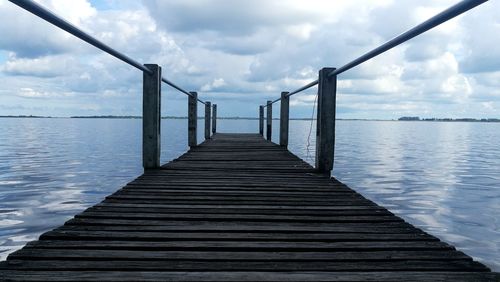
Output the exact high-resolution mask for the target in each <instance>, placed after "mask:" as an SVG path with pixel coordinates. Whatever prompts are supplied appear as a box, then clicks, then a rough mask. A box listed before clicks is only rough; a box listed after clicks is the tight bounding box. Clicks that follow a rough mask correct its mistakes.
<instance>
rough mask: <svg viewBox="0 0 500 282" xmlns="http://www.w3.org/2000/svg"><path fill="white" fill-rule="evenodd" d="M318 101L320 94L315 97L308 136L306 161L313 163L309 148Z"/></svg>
mask: <svg viewBox="0 0 500 282" xmlns="http://www.w3.org/2000/svg"><path fill="white" fill-rule="evenodd" d="M316 100H318V93H317V92H316V96H314V104H313V110H312V115H311V124H310V125H309V134H308V135H307V146H306V160H307V159H309V160H310V161H313V160H312V158H311V157H310V156H309V153H310V152H309V147H310V146H311V132H312V126H313V119H314V112H315V110H316Z"/></svg>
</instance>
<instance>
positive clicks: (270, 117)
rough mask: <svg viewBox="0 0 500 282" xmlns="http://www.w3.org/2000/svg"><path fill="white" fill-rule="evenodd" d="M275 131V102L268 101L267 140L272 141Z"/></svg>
mask: <svg viewBox="0 0 500 282" xmlns="http://www.w3.org/2000/svg"><path fill="white" fill-rule="evenodd" d="M272 131H273V102H272V101H267V116H266V139H267V140H269V141H271V135H272Z"/></svg>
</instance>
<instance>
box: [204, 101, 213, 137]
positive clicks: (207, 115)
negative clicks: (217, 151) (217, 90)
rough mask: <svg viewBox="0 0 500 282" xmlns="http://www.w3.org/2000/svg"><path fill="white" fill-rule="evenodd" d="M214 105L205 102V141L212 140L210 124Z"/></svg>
mask: <svg viewBox="0 0 500 282" xmlns="http://www.w3.org/2000/svg"><path fill="white" fill-rule="evenodd" d="M211 111H212V103H210V102H205V140H208V139H210V134H211V132H210V124H211V122H212V115H211Z"/></svg>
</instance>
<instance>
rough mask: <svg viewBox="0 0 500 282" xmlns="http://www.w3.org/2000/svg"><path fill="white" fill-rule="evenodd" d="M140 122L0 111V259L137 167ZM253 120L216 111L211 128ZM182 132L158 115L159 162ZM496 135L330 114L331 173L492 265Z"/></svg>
mask: <svg viewBox="0 0 500 282" xmlns="http://www.w3.org/2000/svg"><path fill="white" fill-rule="evenodd" d="M141 123H142V121H141V120H128V119H123V120H120V119H0V259H2V260H3V259H5V258H6V256H7V255H8V254H9V253H11V252H13V251H14V250H16V249H19V248H21V247H22V246H23V245H24V244H25V243H26V242H28V241H31V240H35V239H37V238H38V236H39V235H40V234H41V233H43V232H45V231H47V230H50V229H52V228H54V227H56V226H59V225H61V224H62V223H64V221H66V220H68V219H69V218H71V217H72V216H73V215H74V214H75V213H77V212H80V211H82V210H84V209H85V208H86V207H88V206H90V205H92V204H95V203H97V202H99V201H101V200H102V199H103V198H104V197H105V196H106V195H108V194H110V193H112V192H113V191H115V190H117V189H119V188H120V187H121V186H123V185H124V184H125V183H127V182H129V181H131V180H132V179H134V178H135V177H137V176H138V175H140V174H141V173H142V167H141ZM202 124H203V121H202V120H201V121H200V123H199V127H200V132H199V136H203V135H202V131H201V128H202V127H201V125H202ZM310 126H311V122H310V121H291V124H290V136H291V138H290V150H291V151H292V152H294V153H295V154H296V155H298V156H299V157H301V158H303V159H307V160H308V161H310V162H312V160H313V158H314V135H315V131H314V124H313V130H312V132H311V137H310V138H309V144H310V146H309V151H310V153H308V146H307V144H308V136H309V129H310ZM257 127H258V124H257V121H249V120H219V121H218V128H219V131H220V132H257ZM274 129H275V131H274V137H273V139H274V141H277V138H278V131H277V129H278V121H275V123H274ZM186 132H187V121H186V120H163V123H162V143H163V144H162V146H163V148H162V161H163V162H167V161H168V160H171V159H172V158H175V157H177V156H178V155H180V154H182V153H184V152H185V151H186V150H187V134H186ZM498 140H500V124H494V123H438V122H436V123H433V122H389V121H387V122H384V121H338V122H337V131H336V149H335V150H336V151H335V154H336V155H335V168H334V172H333V175H334V176H335V177H337V178H338V179H340V180H341V181H343V182H344V183H346V184H348V185H349V186H350V187H352V188H354V189H355V190H357V191H358V192H360V193H361V194H363V195H364V196H366V197H368V198H370V199H372V200H374V201H375V202H377V203H379V204H381V205H383V206H385V207H387V208H389V209H390V210H391V211H393V212H395V213H396V214H398V215H400V216H402V217H403V218H405V219H406V220H407V221H409V222H411V223H413V224H415V225H417V226H418V227H420V228H422V229H424V230H426V231H428V232H430V233H432V234H433V235H436V236H438V237H439V238H441V239H442V240H444V241H446V242H449V243H451V244H453V245H455V246H457V248H458V249H460V250H462V251H464V252H466V253H467V254H469V255H471V256H473V257H474V258H476V259H478V260H479V261H481V262H483V263H485V264H486V265H488V266H490V267H491V268H492V269H494V270H496V271H500V222H499V218H500V216H499V215H500V144H499V143H498Z"/></svg>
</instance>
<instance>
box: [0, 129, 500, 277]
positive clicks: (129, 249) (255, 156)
mask: <svg viewBox="0 0 500 282" xmlns="http://www.w3.org/2000/svg"><path fill="white" fill-rule="evenodd" d="M0 280H2V281H3V280H6V281H10V280H23V281H30V280H36V281H40V280H41V281H44V280H50V281H59V280H76V281H86V280H97V281H107V280H113V281H136V280H143V281H144V280H152V281H158V280H175V281H193V280H200V281H307V280H314V281H403V280H404V281H448V280H449V281H500V276H498V274H497V273H492V272H490V271H489V269H488V268H487V267H485V266H484V265H482V264H480V263H478V262H475V261H473V260H472V259H471V258H470V257H469V256H467V255H465V254H464V253H462V252H459V251H457V250H455V248H454V247H453V246H450V245H449V244H446V243H444V242H441V241H440V240H439V239H437V238H436V237H434V236H432V235H429V234H427V233H425V232H423V231H422V230H420V229H418V228H416V227H414V226H412V225H410V224H409V223H407V222H405V221H404V220H403V219H401V218H399V217H397V216H395V215H393V214H392V213H391V212H390V211H388V210H387V209H385V208H383V207H381V206H378V205H377V204H375V203H374V202H371V201H369V200H367V199H365V198H364V197H362V196H361V195H360V194H358V193H356V192H355V191H353V190H351V189H350V188H349V187H347V186H346V185H344V184H342V183H340V182H339V181H337V180H335V179H331V178H330V177H327V176H325V175H324V174H317V173H316V170H315V169H313V168H312V167H311V166H310V165H309V164H307V163H305V162H304V161H303V160H301V159H299V158H297V157H296V156H294V155H293V154H291V153H290V152H289V151H287V150H286V149H284V147H283V146H279V145H276V144H273V143H271V142H269V141H266V140H264V139H263V138H262V136H260V135H258V134H220V133H219V134H215V135H213V136H212V139H211V140H208V141H205V142H204V143H202V144H201V145H200V146H196V147H193V148H192V149H191V150H190V151H189V152H187V153H186V154H184V155H182V156H181V157H179V158H178V159H176V160H174V161H172V162H170V163H168V164H166V165H164V166H163V167H162V168H161V169H159V170H148V171H147V172H146V173H144V174H143V175H142V176H140V177H138V178H137V179H136V180H134V181H132V182H130V183H129V184H127V185H126V186H125V187H123V188H122V189H120V190H118V191H117V192H116V193H114V194H112V195H110V196H108V197H107V198H106V199H105V200H104V201H103V202H101V203H99V204H97V205H95V206H93V207H91V208H89V209H87V210H86V211H84V212H82V213H80V214H78V215H76V216H75V217H74V218H73V219H71V220H69V221H68V222H66V223H65V224H64V225H63V226H61V227H59V228H56V229H54V230H52V231H50V232H47V233H45V234H43V235H41V236H40V239H39V240H38V241H34V242H31V243H29V244H27V245H26V246H25V247H24V248H23V249H21V250H18V251H16V252H14V253H12V254H11V255H10V256H9V257H8V259H7V261H5V262H2V263H0Z"/></svg>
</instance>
